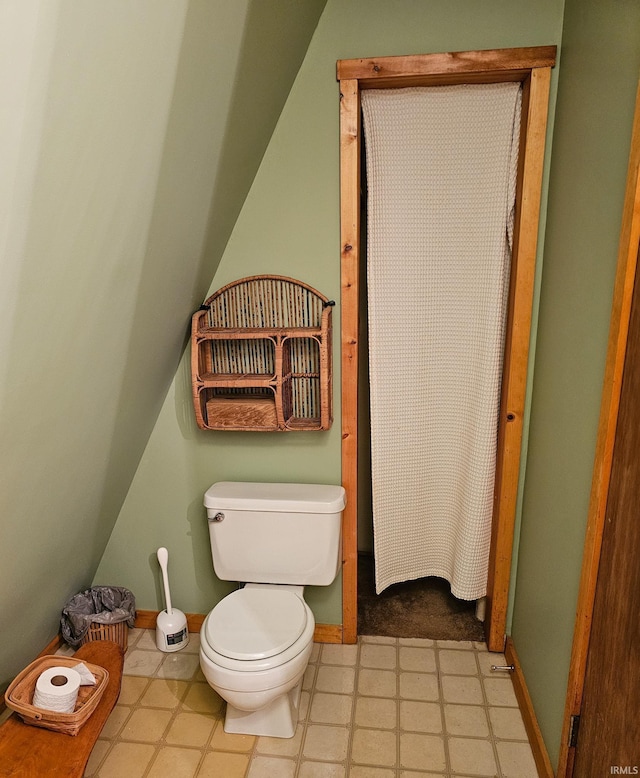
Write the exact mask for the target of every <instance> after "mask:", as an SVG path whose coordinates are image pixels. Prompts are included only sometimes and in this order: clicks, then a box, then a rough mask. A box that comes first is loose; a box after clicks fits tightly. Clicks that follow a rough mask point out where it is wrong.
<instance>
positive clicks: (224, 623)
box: [200, 584, 315, 738]
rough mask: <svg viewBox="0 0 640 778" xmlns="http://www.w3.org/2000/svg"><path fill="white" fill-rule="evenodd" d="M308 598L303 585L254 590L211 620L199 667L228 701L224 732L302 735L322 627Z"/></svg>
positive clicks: (227, 601)
mask: <svg viewBox="0 0 640 778" xmlns="http://www.w3.org/2000/svg"><path fill="white" fill-rule="evenodd" d="M302 595H303V588H302V587H297V586H287V585H280V586H277V585H275V586H274V585H269V584H267V585H261V584H247V585H246V586H245V587H244V588H242V589H238V590H237V591H236V592H233V593H232V594H230V595H228V596H227V597H225V598H224V599H223V600H221V602H220V603H218V605H217V606H216V607H215V608H214V609H213V610H212V611H211V613H209V615H208V616H207V618H206V619H205V622H204V624H203V625H202V630H201V633H200V666H201V668H202V672H203V673H204V676H205V678H206V679H207V682H208V683H209V685H210V686H211V687H212V688H213V689H214V690H215V691H217V692H218V694H219V695H220V696H221V697H222V698H223V699H225V700H226V702H227V713H226V717H225V725H224V729H225V732H233V733H242V734H253V735H268V736H270V737H283V738H288V737H293V735H294V734H295V728H296V723H297V720H298V705H299V700H300V689H301V686H302V677H303V675H304V672H305V670H306V668H307V665H308V663H309V657H310V656H311V651H312V649H313V631H314V628H315V620H314V618H313V613H312V612H311V609H310V608H309V606H308V605H307V604H306V602H305V601H304V599H303V598H302ZM248 730H251V732H249V731H248Z"/></svg>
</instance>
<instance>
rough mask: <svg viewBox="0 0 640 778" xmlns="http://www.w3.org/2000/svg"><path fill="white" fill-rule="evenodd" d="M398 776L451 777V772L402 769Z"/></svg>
mask: <svg viewBox="0 0 640 778" xmlns="http://www.w3.org/2000/svg"><path fill="white" fill-rule="evenodd" d="M398 778H449V773H446V774H445V773H432V772H428V773H425V772H424V770H420V771H419V772H416V771H415V770H400V772H399V773H398ZM455 778H467V776H464V775H456V776H455Z"/></svg>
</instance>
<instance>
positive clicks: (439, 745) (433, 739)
mask: <svg viewBox="0 0 640 778" xmlns="http://www.w3.org/2000/svg"><path fill="white" fill-rule="evenodd" d="M400 767H403V768H405V769H412V770H431V771H437V770H445V769H446V767H447V759H446V756H445V751H444V740H443V739H442V738H441V737H438V736H437V735H418V734H415V733H413V732H403V733H402V734H401V735H400Z"/></svg>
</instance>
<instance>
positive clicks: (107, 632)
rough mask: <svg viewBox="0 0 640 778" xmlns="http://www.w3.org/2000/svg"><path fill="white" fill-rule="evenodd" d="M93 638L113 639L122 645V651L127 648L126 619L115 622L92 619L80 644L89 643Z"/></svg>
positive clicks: (127, 630) (127, 629) (127, 632)
mask: <svg viewBox="0 0 640 778" xmlns="http://www.w3.org/2000/svg"><path fill="white" fill-rule="evenodd" d="M93 640H113V642H114V643H117V644H118V645H119V646H121V647H122V650H123V651H126V650H127V645H128V643H129V628H128V626H127V622H126V621H119V622H117V623H116V624H99V623H98V622H97V621H92V622H91V624H90V625H89V629H88V631H87V634H86V635H85V636H84V637H83V638H82V640H81V641H80V645H81V646H83V645H84V644H85V643H90V642H91V641H93Z"/></svg>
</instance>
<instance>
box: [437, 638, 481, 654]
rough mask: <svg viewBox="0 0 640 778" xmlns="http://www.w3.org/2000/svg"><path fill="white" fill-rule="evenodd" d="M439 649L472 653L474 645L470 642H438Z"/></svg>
mask: <svg viewBox="0 0 640 778" xmlns="http://www.w3.org/2000/svg"><path fill="white" fill-rule="evenodd" d="M436 645H437V646H438V648H455V649H456V650H457V651H472V650H473V643H472V642H471V641H470V640H436Z"/></svg>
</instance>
